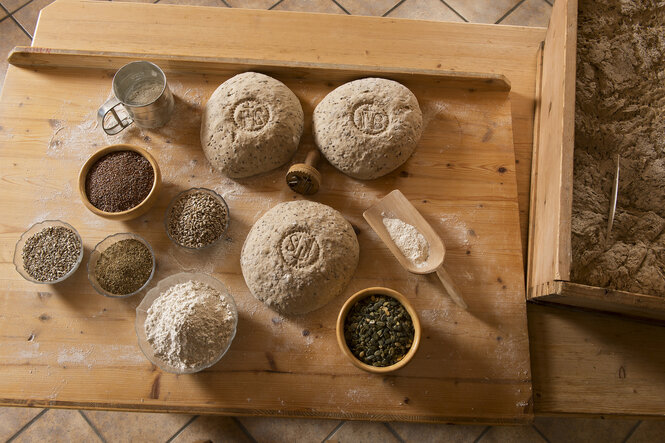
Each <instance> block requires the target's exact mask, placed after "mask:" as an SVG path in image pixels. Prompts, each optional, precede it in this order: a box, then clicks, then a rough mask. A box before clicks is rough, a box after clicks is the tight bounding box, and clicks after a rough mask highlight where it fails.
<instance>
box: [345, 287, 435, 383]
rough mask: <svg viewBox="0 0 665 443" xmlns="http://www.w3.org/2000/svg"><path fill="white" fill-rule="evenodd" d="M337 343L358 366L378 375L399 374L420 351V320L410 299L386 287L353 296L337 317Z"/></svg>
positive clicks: (368, 289)
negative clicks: (398, 371)
mask: <svg viewBox="0 0 665 443" xmlns="http://www.w3.org/2000/svg"><path fill="white" fill-rule="evenodd" d="M336 332H337V343H338V344H339V347H340V349H341V350H342V353H343V354H344V355H346V356H347V357H348V358H349V360H351V363H353V364H354V365H355V366H356V367H358V368H360V369H362V370H364V371H368V372H372V373H375V374H385V373H387V372H393V371H397V370H398V369H401V368H403V367H404V366H406V365H407V364H408V363H409V362H410V361H411V359H412V358H413V356H414V355H415V354H416V352H417V351H418V346H419V345H420V336H421V334H422V330H421V326H420V320H419V319H418V315H417V314H416V311H415V309H413V306H412V305H411V303H410V302H409V300H408V299H407V298H406V297H405V296H404V295H402V294H400V293H399V292H397V291H394V290H392V289H389V288H383V287H372V288H367V289H363V290H362V291H359V292H356V293H355V294H353V295H352V296H351V297H350V298H349V299H348V300H347V301H346V302H345V303H344V305H343V306H342V309H341V310H340V312H339V316H338V317H337V330H336Z"/></svg>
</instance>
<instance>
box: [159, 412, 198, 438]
mask: <svg viewBox="0 0 665 443" xmlns="http://www.w3.org/2000/svg"><path fill="white" fill-rule="evenodd" d="M197 418H199V416H198V415H195V416H194V417H192V418H190V419H189V420H187V423H185V424H184V425H182V426H181V427H180V429H178V430H177V431H175V433H174V434H173V435H172V436H171V437H169V439H168V440H166V443H171V442H172V441H173V440H175V439H176V438H177V437H178V436H179V435H180V434H182V432H183V431H184V430H185V429H187V427H188V426H189V425H191V424H192V422H194V420H196V419H197Z"/></svg>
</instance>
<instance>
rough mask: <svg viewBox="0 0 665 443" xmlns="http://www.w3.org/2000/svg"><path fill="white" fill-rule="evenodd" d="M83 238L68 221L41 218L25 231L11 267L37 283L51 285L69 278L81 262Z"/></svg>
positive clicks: (19, 241) (16, 248)
mask: <svg viewBox="0 0 665 443" xmlns="http://www.w3.org/2000/svg"><path fill="white" fill-rule="evenodd" d="M83 250H84V248H83V240H82V239H81V236H80V235H79V233H78V231H77V230H76V229H74V227H73V226H72V225H70V224H69V223H65V222H64V221H60V220H44V221H41V222H39V223H35V224H34V225H32V226H30V228H28V230H27V231H25V232H24V233H23V234H22V235H21V237H20V238H19V240H18V242H17V243H16V247H15V248H14V266H15V267H16V271H17V272H18V273H19V274H21V276H22V277H23V278H24V279H26V280H28V281H30V282H32V283H37V284H55V283H60V282H61V281H63V280H66V279H67V278H69V277H70V276H71V275H72V274H74V272H76V270H77V269H78V267H79V265H80V264H81V261H83Z"/></svg>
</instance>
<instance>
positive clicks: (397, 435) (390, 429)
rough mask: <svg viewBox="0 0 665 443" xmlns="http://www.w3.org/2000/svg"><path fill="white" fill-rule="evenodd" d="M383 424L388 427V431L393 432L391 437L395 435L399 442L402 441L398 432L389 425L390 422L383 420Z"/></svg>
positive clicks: (402, 442)
mask: <svg viewBox="0 0 665 443" xmlns="http://www.w3.org/2000/svg"><path fill="white" fill-rule="evenodd" d="M383 425H384V426H385V427H386V428H388V431H390V433H391V434H393V437H395V438H396V439H397V441H398V442H399V443H404V439H403V438H402V436H401V435H399V434H398V433H397V431H395V430H394V429H393V427H392V426H390V423H387V422H385V421H384V422H383Z"/></svg>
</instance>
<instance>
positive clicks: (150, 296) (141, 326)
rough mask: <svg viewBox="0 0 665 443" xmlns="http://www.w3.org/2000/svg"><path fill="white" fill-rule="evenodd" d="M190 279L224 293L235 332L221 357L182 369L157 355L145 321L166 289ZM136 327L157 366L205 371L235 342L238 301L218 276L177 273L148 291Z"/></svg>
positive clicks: (142, 345) (185, 371)
mask: <svg viewBox="0 0 665 443" xmlns="http://www.w3.org/2000/svg"><path fill="white" fill-rule="evenodd" d="M190 280H193V281H199V282H202V283H205V284H207V285H209V286H210V287H212V288H213V289H216V290H217V291H219V292H220V293H221V294H222V296H223V299H224V301H225V302H226V303H227V304H228V305H229V308H230V309H231V313H232V314H233V332H232V333H231V338H230V339H229V341H228V343H227V345H226V346H225V347H224V349H222V350H221V352H220V353H219V357H216V358H215V359H213V360H212V361H210V362H209V363H206V364H204V365H201V366H198V367H194V368H188V369H183V370H181V369H178V368H174V367H173V366H170V365H169V364H168V363H166V362H165V361H164V360H162V359H161V358H159V357H157V356H156V355H155V352H154V350H153V348H152V346H151V345H150V343H148V337H147V336H146V333H145V321H146V319H147V318H148V309H150V306H152V304H153V302H154V301H155V300H156V299H157V298H158V297H159V296H160V295H161V294H162V293H163V292H164V291H166V290H167V289H168V288H170V287H172V286H174V285H177V284H179V283H185V282H188V281H190ZM134 328H135V329H136V336H137V338H138V342H139V348H141V351H142V352H143V354H144V355H145V356H146V358H147V359H148V360H150V362H152V363H153V364H154V365H155V366H157V367H158V368H159V369H161V370H162V371H166V372H171V373H173V374H193V373H195V372H200V371H203V370H204V369H207V368H209V367H211V366H213V365H215V364H217V363H218V362H219V361H220V360H221V359H222V357H224V354H226V351H228V350H229V348H230V347H231V343H232V342H233V339H234V338H235V336H236V332H237V330H238V309H237V307H236V303H235V300H234V299H233V296H232V295H231V294H229V292H228V290H227V289H226V286H224V284H223V283H222V282H220V281H219V280H217V279H216V278H214V277H212V276H210V275H208V274H203V273H193V272H181V273H179V274H175V275H172V276H170V277H167V278H165V279H163V280H161V281H160V282H159V283H157V285H156V286H155V287H154V288H152V289H151V290H149V291H148V293H147V294H146V295H145V297H144V298H143V301H142V302H141V304H140V305H139V306H138V307H137V308H136V321H135V323H134Z"/></svg>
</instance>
